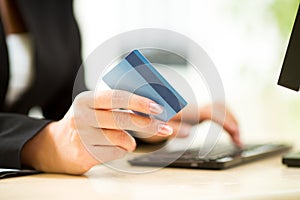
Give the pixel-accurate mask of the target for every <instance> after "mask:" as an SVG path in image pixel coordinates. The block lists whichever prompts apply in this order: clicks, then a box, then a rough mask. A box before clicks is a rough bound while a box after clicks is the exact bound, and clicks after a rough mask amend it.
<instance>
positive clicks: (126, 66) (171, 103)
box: [103, 50, 187, 121]
mask: <svg viewBox="0 0 300 200" xmlns="http://www.w3.org/2000/svg"><path fill="white" fill-rule="evenodd" d="M103 81H104V82H105V83H106V84H107V85H108V86H109V87H110V88H112V89H117V90H125V91H128V92H131V93H134V94H137V95H140V96H144V97H147V98H149V99H151V100H153V101H155V102H157V103H158V104H159V105H161V106H162V107H163V108H164V111H163V112H162V113H161V114H159V115H155V116H154V117H155V118H156V119H159V120H162V121H169V120H170V119H171V118H172V117H174V115H176V114H177V113H178V112H179V111H180V110H182V109H183V108H184V107H185V106H186V105H187V102H186V101H185V100H184V98H183V97H182V96H181V95H180V94H179V93H178V92H177V91H176V90H175V89H174V88H173V87H172V86H171V85H170V84H169V83H168V81H167V80H166V79H165V78H164V77H163V76H162V75H161V74H160V73H159V72H158V71H157V70H156V69H155V68H154V67H153V65H152V64H151V63H150V62H149V61H148V60H147V59H146V58H145V57H144V56H143V55H142V54H141V52H139V51H138V50H134V51H132V52H131V53H130V54H129V55H127V56H126V57H125V58H124V59H123V60H122V61H121V62H120V63H119V64H118V65H116V66H115V67H114V68H113V69H111V70H110V71H109V72H108V73H107V74H105V75H104V77H103Z"/></svg>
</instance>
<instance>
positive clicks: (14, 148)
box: [0, 113, 50, 168]
mask: <svg viewBox="0 0 300 200" xmlns="http://www.w3.org/2000/svg"><path fill="white" fill-rule="evenodd" d="M49 122H50V121H49V120H38V119H32V118H29V117H27V116H25V115H20V114H9V113H0V167H1V168H21V167H22V166H21V162H20V160H21V159H20V153H21V150H22V148H23V146H24V144H25V143H26V142H27V141H28V140H30V139H31V138H32V137H33V136H35V135H36V134H37V133H38V132H39V131H40V130H41V129H42V128H43V127H44V126H46V125H47V124H48V123H49Z"/></svg>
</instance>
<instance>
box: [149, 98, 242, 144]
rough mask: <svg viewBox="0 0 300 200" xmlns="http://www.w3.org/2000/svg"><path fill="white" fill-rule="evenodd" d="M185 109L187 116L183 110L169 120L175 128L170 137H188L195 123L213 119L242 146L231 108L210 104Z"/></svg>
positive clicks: (152, 139) (156, 140)
mask: <svg viewBox="0 0 300 200" xmlns="http://www.w3.org/2000/svg"><path fill="white" fill-rule="evenodd" d="M213 109H215V114H214V115H213V114H212V113H213ZM183 111H184V112H185V116H184V117H183V118H182V111H181V112H179V113H178V114H177V115H176V116H175V117H174V118H173V119H172V120H171V121H169V122H168V124H169V125H170V126H171V127H172V128H173V130H174V131H173V134H172V135H171V136H170V137H174V136H176V137H186V136H188V134H189V132H190V129H191V127H192V126H193V125H196V124H197V123H200V122H202V121H205V120H212V121H214V122H216V123H218V124H220V125H221V126H223V128H224V129H225V130H226V131H227V132H228V133H229V135H230V137H231V139H232V141H233V142H234V144H235V145H236V146H237V147H242V142H241V140H240V132H239V126H238V122H237V120H236V119H235V117H234V115H233V114H232V113H231V112H230V110H229V109H228V108H226V106H224V105H223V104H218V103H215V104H208V105H206V106H203V107H201V108H196V107H193V106H191V105H190V106H187V107H186V108H184V110H183ZM224 116H225V118H224ZM181 118H182V119H181ZM196 118H197V119H196ZM166 139H167V138H166V137H161V136H157V135H155V136H153V137H150V138H146V139H145V141H147V142H159V141H162V140H166Z"/></svg>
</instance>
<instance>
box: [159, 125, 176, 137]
mask: <svg viewBox="0 0 300 200" xmlns="http://www.w3.org/2000/svg"><path fill="white" fill-rule="evenodd" d="M158 131H159V133H160V134H164V135H171V134H172V133H173V128H172V127H171V126H168V125H166V124H160V125H159V127H158Z"/></svg>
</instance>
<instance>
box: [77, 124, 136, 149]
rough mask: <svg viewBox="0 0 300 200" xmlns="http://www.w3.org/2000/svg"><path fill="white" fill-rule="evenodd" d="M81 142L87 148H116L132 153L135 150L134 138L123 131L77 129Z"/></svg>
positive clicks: (91, 128) (90, 128)
mask: <svg viewBox="0 0 300 200" xmlns="http://www.w3.org/2000/svg"><path fill="white" fill-rule="evenodd" d="M77 131H78V133H79V134H80V138H81V140H82V141H83V142H84V144H88V146H117V147H120V148H121V149H124V150H126V151H129V152H132V151H134V149H135V148H136V143H135V140H134V138H133V137H132V136H131V135H130V134H128V133H127V132H125V131H121V130H109V129H100V128H93V127H89V128H85V129H78V130H77Z"/></svg>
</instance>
